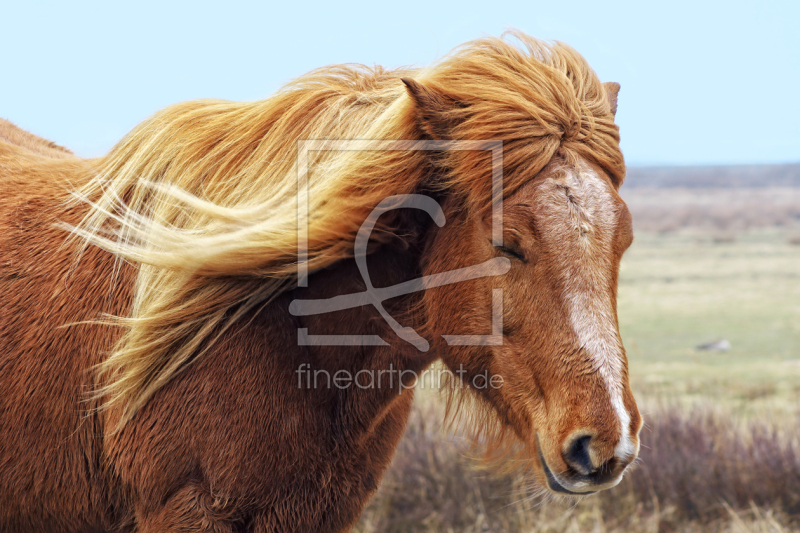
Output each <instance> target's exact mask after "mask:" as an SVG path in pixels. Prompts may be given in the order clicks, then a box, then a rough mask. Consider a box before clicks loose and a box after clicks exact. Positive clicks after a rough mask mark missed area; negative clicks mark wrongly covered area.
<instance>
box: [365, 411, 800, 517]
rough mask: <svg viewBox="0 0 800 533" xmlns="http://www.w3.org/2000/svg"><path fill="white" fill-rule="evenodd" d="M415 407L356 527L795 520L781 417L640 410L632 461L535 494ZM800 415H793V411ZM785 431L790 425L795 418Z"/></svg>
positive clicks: (793, 479)
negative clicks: (609, 484)
mask: <svg viewBox="0 0 800 533" xmlns="http://www.w3.org/2000/svg"><path fill="white" fill-rule="evenodd" d="M439 415H440V413H438V410H437V409H435V408H431V407H425V408H421V409H417V410H416V411H415V413H414V414H413V416H412V420H411V422H410V424H409V428H408V432H407V435H406V438H404V440H403V442H402V444H401V447H400V449H399V450H398V453H397V455H396V457H395V460H394V463H393V465H392V467H391V469H390V471H389V472H388V474H387V476H386V478H385V480H384V482H383V484H382V486H381V489H380V490H379V492H378V495H377V496H376V497H375V498H374V500H373V501H372V503H371V504H370V506H369V507H368V509H367V510H366V511H365V513H364V515H363V516H362V520H361V522H360V523H359V525H358V527H357V530H356V531H358V532H359V533H367V532H372V531H381V532H387V533H392V532H397V533H399V532H407V531H422V532H434V531H435V532H440V531H452V532H454V533H455V532H459V533H467V532H479V531H480V532H483V531H492V532H506V531H508V532H511V531H538V532H571V531H576V532H577V531H598V532H601V531H602V532H622V531H631V532H645V531H651V532H661V531H664V532H667V531H670V532H672V531H676V532H677V531H685V532H695V531H696V532H701V531H703V532H706V531H709V532H717V531H718V532H723V531H725V532H728V531H730V532H734V531H770V532H783V531H795V530H796V529H797V528H798V527H800V442H798V435H796V434H792V433H791V432H788V431H785V430H784V429H783V425H782V424H778V423H777V422H776V423H766V422H750V423H737V422H735V421H734V420H733V419H732V418H731V417H729V416H727V415H725V414H724V413H720V412H717V411H716V410H714V409H711V408H705V409H697V410H695V411H693V412H691V413H689V414H684V413H683V412H682V411H681V410H680V408H676V407H674V406H673V407H663V406H662V407H659V408H658V409H657V410H656V411H655V412H654V413H652V414H650V415H649V416H648V417H647V420H648V427H646V428H645V430H644V431H643V434H642V441H643V447H642V451H641V455H640V461H639V463H638V465H637V466H636V467H635V468H634V469H633V470H632V471H631V472H629V473H628V474H627V475H626V477H625V478H624V479H623V481H622V482H621V483H620V485H618V486H617V487H615V488H614V489H611V490H609V491H605V492H602V493H599V494H597V495H594V496H590V497H588V498H584V499H582V500H579V501H578V500H576V501H572V500H568V499H558V500H553V499H551V498H550V497H549V496H544V497H543V496H541V495H540V494H539V492H538V490H537V489H536V488H534V486H533V485H532V484H531V479H530V477H529V476H526V475H525V473H524V472H520V473H518V474H516V475H493V474H492V472H487V471H486V470H484V469H481V468H479V467H478V463H477V461H475V460H473V459H471V458H470V457H472V456H474V455H473V454H472V453H471V452H470V450H469V448H468V447H467V445H466V443H465V441H463V440H461V439H459V438H458V437H452V436H446V435H444V434H443V433H441V432H440V431H439V428H440V425H439V420H440V418H439ZM798 415H800V411H799V412H798ZM786 422H793V423H791V424H788V427H796V422H797V421H795V420H792V421H786Z"/></svg>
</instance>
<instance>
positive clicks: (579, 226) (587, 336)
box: [554, 163, 637, 459]
mask: <svg viewBox="0 0 800 533" xmlns="http://www.w3.org/2000/svg"><path fill="white" fill-rule="evenodd" d="M565 170H566V173H565V174H564V177H563V178H562V179H558V180H556V181H555V185H556V186H557V187H558V188H560V189H561V190H562V191H564V190H566V193H567V196H568V199H569V202H568V208H569V216H568V219H567V220H566V224H564V221H563V218H562V224H561V226H562V229H561V230H560V231H557V232H556V234H555V235H554V237H555V238H556V240H555V242H557V243H559V244H560V245H561V246H563V247H565V249H564V253H563V254H562V255H563V257H564V260H563V261H562V263H561V264H560V265H559V266H560V267H561V272H563V275H564V279H563V281H564V287H565V294H564V298H565V303H566V304H567V309H568V313H569V319H570V322H571V325H572V329H573V331H574V332H575V335H576V337H577V339H578V343H579V344H580V346H581V348H583V349H584V350H585V352H586V353H587V354H588V355H589V357H590V358H591V363H592V366H593V367H594V369H595V370H596V371H597V372H598V373H599V374H600V376H601V377H602V378H603V381H604V383H605V386H606V389H607V390H608V394H609V397H610V401H611V407H612V408H613V409H614V411H615V413H616V415H617V418H618V419H619V422H620V426H621V427H620V433H621V434H620V440H619V442H618V443H617V446H616V448H615V450H614V454H615V455H616V456H617V457H619V458H621V459H627V458H629V457H631V456H633V455H634V454H635V453H636V451H637V450H636V447H635V446H634V443H633V440H632V439H631V434H630V433H631V432H630V424H631V417H630V414H629V413H628V410H627V409H626V408H625V403H624V401H623V398H622V393H623V385H622V381H623V373H624V368H623V359H622V353H623V348H622V344H621V341H620V339H619V334H618V331H617V322H616V319H615V316H614V310H613V308H612V305H611V296H612V295H611V287H610V283H609V280H608V276H609V274H610V272H611V264H610V259H609V257H610V253H611V249H612V246H613V242H612V238H613V235H614V234H615V230H616V226H617V220H618V216H617V215H618V213H617V205H616V203H615V202H614V199H613V197H612V195H611V193H610V192H609V190H608V187H609V185H608V183H607V182H606V181H605V180H603V179H602V178H600V176H598V175H597V173H596V172H595V171H594V170H592V169H591V167H589V166H588V165H586V164H585V163H581V164H580V165H578V166H577V167H576V168H574V169H565ZM562 194H563V193H562ZM562 202H563V200H562ZM561 205H563V203H562V204H561ZM561 211H562V212H563V208H562V210H561ZM566 247H569V250H567V249H566ZM569 252H571V253H569ZM576 254H577V255H579V256H580V257H579V258H580V260H578V261H576V257H575V255H576Z"/></svg>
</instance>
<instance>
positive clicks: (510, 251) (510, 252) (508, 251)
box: [500, 246, 526, 263]
mask: <svg viewBox="0 0 800 533" xmlns="http://www.w3.org/2000/svg"><path fill="white" fill-rule="evenodd" d="M500 252H501V253H503V254H505V255H507V256H510V257H513V258H514V259H519V260H520V261H522V262H523V263H524V262H525V261H526V260H525V254H523V253H522V252H521V251H520V250H517V249H516V248H511V247H509V246H500Z"/></svg>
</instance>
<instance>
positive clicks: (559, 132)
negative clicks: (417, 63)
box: [0, 34, 641, 532]
mask: <svg viewBox="0 0 800 533" xmlns="http://www.w3.org/2000/svg"><path fill="white" fill-rule="evenodd" d="M515 36H516V38H517V39H518V40H519V41H521V43H522V45H523V46H522V47H518V46H515V45H513V44H511V43H509V42H507V41H506V40H504V39H494V38H487V39H482V40H478V41H474V42H470V43H467V44H466V45H464V46H462V47H461V48H459V49H457V50H455V51H454V52H453V53H451V54H450V55H449V56H447V57H445V58H444V59H443V60H441V61H439V62H438V63H436V64H434V65H433V66H431V67H428V68H425V69H421V70H404V71H393V72H388V71H384V70H381V69H368V68H365V67H354V66H339V67H329V68H326V69H322V70H319V71H315V72H312V73H310V74H308V75H306V76H303V77H302V78H300V79H299V80H296V81H295V82H294V83H292V84H291V85H289V86H288V87H286V88H284V89H283V90H281V91H280V92H278V93H277V94H276V95H274V96H273V97H271V98H268V99H266V100H264V101H260V102H247V103H232V102H222V101H201V102H189V103H184V104H180V105H176V106H173V107H171V108H168V109H166V110H164V111H162V112H160V113H158V114H156V115H155V116H154V117H152V118H150V119H148V120H147V121H145V122H144V123H143V124H142V125H140V126H139V127H137V128H136V129H135V130H134V131H132V132H131V133H130V134H129V135H128V136H127V137H126V138H125V139H123V140H122V141H121V142H120V143H119V144H118V145H117V146H116V147H114V148H113V149H112V151H111V152H110V153H109V154H108V155H107V156H106V157H103V158H99V159H93V160H84V159H80V158H77V157H72V156H71V155H70V154H69V153H67V152H64V151H63V150H60V149H58V148H57V147H55V146H54V145H50V144H48V142H47V141H44V140H41V139H38V138H36V137H34V136H31V135H29V134H25V135H16V136H9V135H5V134H4V135H3V137H2V140H0V179H2V184H3V185H2V187H3V194H2V195H0V259H1V261H0V289H2V302H1V303H0V310H1V312H2V315H0V318H1V319H2V320H1V321H0V391H2V394H0V531H4V532H5V531H8V532H15V531H52V532H61V531H63V532H72V531H75V532H77V531H141V532H150V531H214V532H233V531H254V532H266V531H330V532H336V531H344V530H347V529H348V528H350V527H351V526H352V525H353V523H354V522H355V520H356V519H357V517H358V515H359V513H360V511H361V510H362V509H363V507H364V505H365V504H366V502H367V500H368V499H369V497H370V495H371V494H372V493H373V492H374V491H375V489H376V487H377V486H378V483H379V481H380V479H381V476H382V474H383V472H384V471H385V469H386V467H387V465H388V464H389V462H390V460H391V457H392V454H393V451H394V449H395V447H396V445H397V443H398V440H399V439H400V437H401V436H402V434H403V428H404V425H405V423H406V419H407V417H408V414H409V410H410V408H411V403H412V396H413V387H412V385H413V383H414V381H415V378H416V376H418V374H419V373H420V372H422V371H423V370H424V369H426V368H428V367H429V366H430V365H431V364H432V363H433V362H434V361H435V360H437V359H441V360H442V361H443V362H444V364H445V365H446V366H447V368H449V369H450V370H452V371H453V374H454V375H457V376H458V378H457V380H458V383H461V384H462V385H464V386H463V387H461V389H460V391H462V392H463V394H462V395H461V396H459V397H463V398H470V399H473V400H475V403H477V404H478V405H479V406H481V407H480V409H481V410H480V411H477V415H475V416H473V418H472V420H473V424H474V426H475V429H476V430H477V431H478V432H479V433H480V434H481V435H482V438H481V442H483V443H487V444H489V445H490V447H492V448H493V449H494V450H495V451H498V450H508V449H514V450H515V453H517V454H519V455H518V456H517V457H520V456H521V457H523V458H525V459H526V460H527V462H515V463H514V464H515V465H520V466H519V467H520V468H530V471H531V472H532V475H533V476H534V477H535V478H537V479H538V480H539V481H540V482H541V483H542V484H543V485H545V486H547V487H549V488H550V489H551V490H552V491H555V492H558V493H567V494H587V493H590V492H593V491H597V490H600V489H604V488H607V487H611V486H613V485H615V484H616V483H617V482H618V481H619V479H620V478H621V476H622V474H623V471H624V470H625V468H626V466H627V465H628V464H629V463H630V462H631V461H632V460H633V459H634V458H635V457H636V454H637V452H638V446H639V444H638V442H639V441H638V431H639V429H640V426H641V418H640V416H639V414H638V411H637V408H636V404H635V401H634V399H633V396H632V394H631V391H630V387H629V384H628V377H627V361H626V358H625V352H624V349H623V347H622V343H621V341H620V337H619V333H618V326H617V316H616V288H617V275H618V269H619V262H620V258H621V256H622V254H623V252H624V251H625V249H626V248H627V247H628V246H629V244H630V242H631V239H632V233H631V220H630V215H629V213H628V210H627V208H626V206H625V204H624V203H623V201H622V200H621V199H620V197H619V195H618V194H617V189H618V188H619V186H620V185H621V182H622V180H623V178H624V173H625V167H624V162H623V159H622V154H621V152H620V150H619V136H618V133H617V131H618V130H617V127H616V126H615V125H614V117H613V115H614V112H615V109H616V94H617V90H618V88H619V86H618V85H616V84H602V83H600V82H599V81H598V79H597V76H596V75H595V74H594V72H592V70H591V69H590V68H589V66H588V65H587V64H586V62H585V61H584V60H583V58H582V57H580V56H579V55H578V54H577V53H576V52H574V51H573V50H572V49H570V48H568V47H566V46H564V45H561V44H555V45H549V44H543V43H541V42H538V41H536V40H534V39H531V38H529V37H527V36H525V35H522V34H515ZM306 139H377V140H392V139H405V140H411V141H416V140H422V141H427V142H428V143H429V144H427V145H425V144H424V143H422V144H420V143H416V142H408V143H405V144H403V143H400V145H399V147H398V145H397V144H396V143H395V144H392V145H391V146H390V147H389V148H387V146H389V145H380V144H378V145H374V144H373V145H369V144H367V145H365V146H364V147H363V149H360V150H358V149H350V148H345V149H342V148H341V147H340V148H338V149H337V148H334V149H330V150H322V149H318V148H319V147H317V148H315V149H314V150H311V151H308V150H307V149H305V148H303V147H304V146H305V147H306V148H307V146H308V145H307V144H303V143H302V142H299V141H303V140H306ZM443 140H457V141H469V142H472V141H480V142H478V143H477V144H474V143H473V144H470V145H468V147H470V146H471V147H472V148H473V149H463V148H464V146H465V145H457V144H452V143H451V144H448V143H447V142H442V141H443ZM483 141H491V142H490V143H488V144H485V145H482V144H481V142H483ZM431 143H432V144H431ZM437 143H438V144H437ZM36 146H44V147H48V148H47V150H41V149H36V148H35V147H36ZM425 146H427V148H425ZM459 146H460V147H461V148H459ZM482 146H491V147H494V148H492V150H487V149H483V148H482ZM298 147H300V148H298ZM431 147H432V148H431ZM497 147H500V151H498V150H497ZM501 157H502V159H501ZM500 171H502V181H501V182H500V181H497V180H496V179H495V178H497V177H498V176H500ZM298 176H303V180H304V181H301V182H300V183H301V185H302V186H301V187H299V189H298V187H297V184H298ZM498 184H499V185H498ZM298 192H299V195H298ZM397 195H417V196H414V197H415V198H427V200H425V201H426V202H427V204H425V205H426V206H428V207H426V209H425V210H427V213H426V212H424V211H425V210H420V208H419V206H413V205H410V204H408V205H406V204H403V205H405V207H404V208H402V209H394V210H384V211H380V210H379V211H376V212H375V213H377V215H375V213H373V209H375V208H376V206H380V205H383V204H382V202H385V201H386V200H387V198H389V199H391V197H397ZM500 195H502V198H503V200H502V203H500V202H499V201H498V199H499V198H500ZM408 197H411V196H408ZM434 204H435V205H434ZM420 205H422V204H420ZM431 206H432V207H431ZM437 206H438V207H437ZM371 214H373V215H375V216H377V218H373V219H371V222H370V224H374V225H375V229H374V231H372V232H371V233H369V232H367V233H366V236H367V237H369V239H368V240H364V239H363V237H364V235H365V234H364V233H363V228H364V227H365V226H364V224H365V220H368V219H369V217H370V216H371ZM378 215H379V216H378ZM429 215H432V216H433V219H431V217H430V216H429ZM498 221H501V222H502V225H501V226H500V225H497V224H496V222H498ZM498 228H501V229H502V233H499V229H498ZM359 247H361V248H360V249H361V250H362V251H361V252H359ZM298 250H300V253H299V255H298ZM354 250H355V252H354ZM367 254H368V255H367ZM476 265H477V267H476ZM481 265H494V267H492V268H493V269H494V270H491V269H490V270H488V271H487V270H483V271H481V272H478V273H477V274H476V272H477V271H476V270H475V268H478V267H480V266H481ZM480 268H483V267H480ZM470 269H472V270H470ZM304 272H307V273H308V275H307V276H306V275H304ZM365 272H366V273H367V274H368V275H365ZM465 273H471V274H465ZM448 276H449V278H448ZM459 276H460V277H459ZM420 279H421V280H423V281H422V282H420ZM447 280H449V281H447ZM456 281H458V282H456ZM398 287H399V289H398ZM403 287H405V289H403ZM409 287H411V288H409ZM401 289H403V290H401ZM370 291H372V292H370ZM381 291H382V292H381ZM392 291H394V292H392ZM500 291H502V292H500ZM378 293H380V294H382V295H383V296H381V297H380V298H379V299H380V301H378V297H375V296H374V295H375V294H378ZM359 294H360V295H362V296H363V295H367V296H366V297H368V298H373V297H374V298H373V299H372V300H369V299H367V300H358V301H357V302H356V303H355V304H353V303H352V301H351V300H352V298H353V295H356V296H355V297H356V298H361V297H362V296H359ZM370 295H372V296H370ZM337 296H338V297H340V298H339V299H335V298H334V297H337ZM498 296H499V297H498ZM331 298H334V299H333V300H332V299H331ZM342 298H344V299H345V300H346V299H348V298H349V299H350V300H348V301H351V303H350V304H349V305H341V306H339V307H338V308H334V307H335V306H333V307H331V306H330V305H331V302H333V303H336V302H339V303H341V302H343V301H344V300H343V299H342ZM308 300H311V301H312V304H313V305H317V304H319V305H323V306H324V305H328V307H327V308H325V309H322V310H320V309H318V311H319V312H318V313H316V312H313V309H312V310H311V311H310V312H309V310H308V308H304V309H305V311H302V312H301V311H298V309H300V308H301V307H302V306H303V305H307V304H309V302H308ZM304 302H305V303H304ZM359 302H360V303H359ZM309 305H310V304H309ZM313 305H312V307H313ZM323 311H324V312H323ZM395 321H396V322H395ZM400 324H402V326H401V325H400ZM409 339H410V340H409ZM411 341H413V342H411ZM455 405H456V407H458V406H459V405H461V403H457V404H455Z"/></svg>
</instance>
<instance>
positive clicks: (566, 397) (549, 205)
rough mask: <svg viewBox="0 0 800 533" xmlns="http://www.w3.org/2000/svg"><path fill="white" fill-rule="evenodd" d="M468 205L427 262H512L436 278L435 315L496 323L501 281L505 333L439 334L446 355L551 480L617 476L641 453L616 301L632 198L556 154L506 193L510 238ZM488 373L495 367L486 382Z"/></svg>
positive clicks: (476, 325)
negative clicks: (493, 336) (502, 269)
mask: <svg viewBox="0 0 800 533" xmlns="http://www.w3.org/2000/svg"><path fill="white" fill-rule="evenodd" d="M468 217H469V215H467V214H465V213H464V211H461V210H458V209H452V210H451V214H450V216H449V220H448V222H447V224H446V225H445V226H444V227H443V228H442V229H441V230H438V232H437V234H436V236H435V237H434V239H433V241H432V242H431V245H430V247H429V253H428V255H427V257H426V266H425V270H426V273H433V272H437V271H438V272H441V271H445V270H452V269H454V268H459V267H463V266H468V265H470V264H477V263H480V262H482V261H485V260H487V259H490V258H492V257H496V256H498V255H505V256H506V257H508V258H510V260H511V269H510V271H509V272H508V273H507V274H505V275H502V276H498V277H494V278H483V279H480V280H475V281H472V282H464V283H460V284H455V285H450V286H447V287H442V288H440V289H436V290H429V291H428V294H426V297H425V298H426V308H427V316H428V320H429V327H431V328H432V333H434V334H437V333H438V334H439V335H441V334H444V333H448V331H447V330H450V331H449V332H450V333H452V332H453V331H452V330H453V329H454V327H457V328H461V331H458V332H457V333H467V334H472V335H486V334H488V333H490V332H491V330H492V325H491V320H492V319H491V315H492V311H491V310H492V304H491V302H492V289H497V288H500V289H502V344H499V345H494V346H480V347H465V346H449V345H445V343H444V342H442V345H441V347H440V353H441V354H442V357H443V359H444V360H445V362H446V364H447V365H448V366H450V368H451V369H452V370H453V371H459V370H462V373H461V374H460V376H461V378H462V380H463V381H464V382H468V384H469V385H472V386H473V388H475V390H476V392H477V393H478V394H479V395H480V396H481V397H483V398H484V399H485V400H486V401H487V402H488V403H489V404H490V405H491V407H492V408H493V410H494V411H495V413H496V414H497V416H498V417H499V420H500V421H501V423H502V424H504V425H505V426H506V427H510V428H512V429H513V432H514V433H516V435H517V436H518V437H519V438H520V439H521V440H522V441H523V443H524V444H525V445H526V448H527V450H528V452H529V453H530V454H531V456H533V457H535V458H536V459H537V460H535V461H534V465H536V466H534V468H535V469H537V470H538V475H539V477H540V478H541V480H542V481H545V482H546V484H547V486H548V487H549V488H550V489H551V490H553V491H556V492H560V493H580V494H584V493H589V492H593V491H597V490H601V489H604V488H608V487H611V486H614V485H615V484H616V483H618V482H619V480H620V479H621V477H622V473H623V471H624V470H625V468H626V467H627V465H629V464H630V463H631V462H632V461H633V460H634V459H635V457H636V455H637V453H638V450H639V438H638V432H639V429H640V427H641V424H642V420H641V417H640V415H639V412H638V410H637V408H636V403H635V401H634V398H633V395H632V393H631V390H630V386H629V383H628V372H627V360H626V357H625V350H624V348H623V346H622V342H621V340H620V336H619V331H618V324H617V312H616V291H617V276H618V271H619V263H620V259H621V257H622V254H623V253H624V252H625V250H626V249H627V248H628V246H629V245H630V244H631V241H632V239H633V235H632V230H631V217H630V213H629V212H628V208H627V207H626V205H625V203H624V202H623V201H622V199H621V198H620V197H619V195H618V194H617V191H616V189H615V188H614V186H613V185H612V183H611V181H610V180H609V179H608V177H607V176H606V175H605V174H604V173H603V172H602V171H600V170H598V169H595V168H593V167H591V166H590V165H588V164H586V163H584V162H579V164H578V165H575V166H568V165H566V164H565V163H563V161H562V162H560V163H559V162H557V161H555V160H554V161H553V162H551V164H550V165H548V167H547V168H545V169H544V170H543V171H542V172H540V173H539V174H538V175H537V176H536V177H535V178H534V179H533V180H531V181H530V182H528V183H527V184H526V185H524V186H523V187H522V188H520V189H519V190H518V191H517V192H516V193H515V194H514V195H513V196H511V197H510V198H507V199H506V200H505V202H504V204H503V230H504V233H503V245H504V246H503V248H497V247H495V246H493V245H492V242H491V227H490V224H491V220H490V218H489V217H488V216H486V217H474V218H473V219H469V218H468ZM495 324H496V322H495ZM465 330H466V331H465ZM440 338H441V337H440ZM463 370H466V372H463ZM481 375H483V376H488V377H490V378H491V376H495V379H494V381H493V382H492V383H491V384H490V385H488V386H487V385H486V384H485V380H484V379H483V378H480V377H478V378H477V379H476V376H481ZM497 376H499V377H497Z"/></svg>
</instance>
